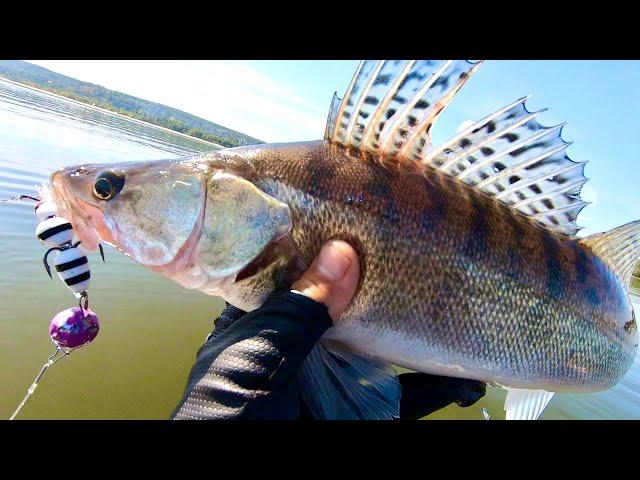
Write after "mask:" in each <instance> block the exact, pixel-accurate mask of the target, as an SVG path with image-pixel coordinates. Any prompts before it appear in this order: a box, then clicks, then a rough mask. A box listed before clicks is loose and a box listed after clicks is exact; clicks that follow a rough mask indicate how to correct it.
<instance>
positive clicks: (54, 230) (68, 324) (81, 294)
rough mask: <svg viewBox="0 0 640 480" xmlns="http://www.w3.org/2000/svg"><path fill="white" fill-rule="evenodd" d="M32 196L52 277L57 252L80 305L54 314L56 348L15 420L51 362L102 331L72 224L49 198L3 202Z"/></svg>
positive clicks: (64, 276) (85, 262) (63, 274)
mask: <svg viewBox="0 0 640 480" xmlns="http://www.w3.org/2000/svg"><path fill="white" fill-rule="evenodd" d="M24 199H29V200H32V201H35V202H36V205H35V213H36V217H37V218H38V222H39V223H38V225H37V226H36V231H35V233H36V237H37V238H38V239H39V240H40V241H41V242H43V243H44V244H45V245H46V246H49V247H50V248H49V249H48V250H47V252H46V253H45V254H44V257H43V263H44V267H45V270H46V272H47V274H48V275H49V277H50V278H53V277H52V275H51V268H50V266H49V263H48V257H49V254H51V253H52V252H54V251H57V252H58V253H57V255H56V257H55V259H54V260H53V265H54V268H55V269H56V272H57V273H58V276H59V277H60V279H61V280H62V281H63V282H64V283H65V284H66V286H67V288H68V289H69V290H71V292H72V293H73V294H74V296H75V297H76V298H78V299H79V301H78V306H77V307H72V308H68V309H66V310H63V311H62V312H60V313H58V314H57V315H55V316H54V317H53V318H52V319H51V322H50V324H49V337H50V338H51V341H52V342H53V343H54V344H55V346H56V350H55V352H54V353H53V355H51V356H50V357H49V358H48V359H47V361H46V362H45V364H44V365H43V366H42V368H41V369H40V371H39V372H38V375H36V378H35V379H34V381H33V383H32V384H31V386H30V387H29V389H28V390H27V394H26V395H25V397H24V398H23V399H22V401H21V402H20V404H19V405H18V408H16V410H15V412H14V413H13V415H12V416H11V418H10V420H13V419H14V418H15V417H16V415H18V413H19V412H20V410H21V409H22V407H23V406H24V405H25V403H26V402H27V400H28V399H29V397H30V396H31V395H33V392H34V391H35V389H36V388H37V386H38V384H39V383H40V380H41V379H42V377H43V376H44V374H45V372H46V371H47V370H48V369H49V367H51V365H53V364H55V363H57V362H58V361H60V360H62V359H63V358H66V357H67V356H68V355H69V354H70V353H71V352H72V351H74V350H75V349H77V348H80V347H82V346H84V345H87V344H88V343H91V342H92V341H93V340H94V339H95V338H96V336H97V335H98V332H99V330H100V323H99V320H98V316H97V315H96V313H95V312H93V311H92V310H91V309H89V294H88V292H87V290H88V288H89V283H90V279H91V272H90V270H89V260H88V258H87V256H86V255H85V254H84V252H83V251H82V250H81V249H80V248H79V246H80V243H81V242H79V241H78V242H75V243H73V237H74V232H73V227H72V225H71V223H70V222H69V221H68V220H67V219H65V218H62V217H60V216H58V215H57V209H56V206H55V204H53V203H52V202H50V201H47V200H40V199H39V198H36V197H32V196H30V195H20V196H19V197H15V198H11V199H8V200H2V201H3V202H7V201H11V200H17V201H21V200H24ZM99 247H100V256H101V257H102V261H103V262H104V250H103V249H102V245H99Z"/></svg>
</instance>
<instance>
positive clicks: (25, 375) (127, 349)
mask: <svg viewBox="0 0 640 480" xmlns="http://www.w3.org/2000/svg"><path fill="white" fill-rule="evenodd" d="M214 148H215V147H213V146H211V145H207V144H204V143H201V142H198V141H195V140H190V139H188V138H185V137H182V136H180V135H176V134H173V133H170V132H167V131H165V130H162V129H158V128H155V127H153V126H148V125H144V124H140V123H137V122H133V121H130V120H128V119H125V118H122V117H119V116H115V115H110V114H106V113H104V112H101V111H98V110H95V109H92V108H88V107H85V106H82V105H78V104H77V103H74V102H69V101H66V100H63V99H60V98H57V97H54V96H52V95H48V94H45V93H41V92H37V91H34V90H31V89H27V88H23V87H20V86H17V85H14V84H10V83H7V82H4V81H2V80H0V198H8V197H13V196H15V195H18V194H34V193H35V191H36V185H38V184H40V183H42V182H43V181H45V180H46V179H47V176H48V174H50V173H51V172H52V171H53V170H55V169H57V168H60V167H63V166H66V165H72V164H81V163H100V162H115V161H127V160H132V161H133V160H151V159H167V158H176V157H179V156H183V155H190V154H193V153H198V152H202V151H207V150H213V149H214ZM36 223H37V222H36V218H35V215H34V214H33V207H32V205H30V204H28V203H24V204H2V205H0V225H1V227H0V262H1V263H0V264H1V265H2V267H0V418H8V417H9V416H10V415H11V413H12V412H13V410H14V408H15V407H16V405H17V404H18V403H19V402H20V400H21V399H22V396H23V395H24V394H25V391H26V389H27V388H28V386H29V385H30V384H31V382H32V380H33V377H34V376H35V374H36V373H37V371H38V370H39V368H40V367H41V365H42V364H43V363H44V361H45V360H46V359H47V357H48V356H49V355H50V354H52V353H53V350H54V347H53V344H52V343H51V341H50V339H49V337H48V334H47V329H48V324H49V320H50V319H51V317H52V316H53V315H54V314H55V313H57V312H59V311H60V310H63V309H65V308H67V307H70V306H72V305H74V303H75V299H74V298H73V296H72V295H71V293H70V292H69V291H68V290H67V289H66V288H65V287H64V285H63V284H62V283H61V282H60V281H59V280H58V279H57V278H56V277H55V275H54V279H53V280H50V279H49V278H48V277H47V276H46V274H45V272H44V269H43V266H42V263H41V258H42V255H43V253H44V251H45V249H44V247H43V246H42V245H41V244H40V243H39V242H38V241H37V240H36V239H35V238H34V235H33V231H34V228H35V226H36ZM105 254H106V260H107V262H106V263H105V264H103V263H102V262H101V261H100V257H99V256H98V255H97V254H91V256H90V264H91V267H92V269H91V271H92V286H91V307H92V309H93V310H94V311H96V312H97V313H98V314H99V315H100V318H101V331H100V334H99V336H98V337H97V338H96V340H95V341H94V342H93V343H92V344H90V345H89V346H87V347H85V348H83V349H80V350H77V351H75V352H74V353H73V354H72V355H71V356H70V357H68V358H66V359H64V360H63V361H62V362H61V363H60V364H57V365H55V366H54V367H52V368H51V369H50V370H49V372H48V373H47V375H46V376H45V378H44V379H43V381H42V383H41V384H40V386H39V387H38V389H37V390H36V393H35V395H34V396H33V397H32V398H31V399H30V400H29V402H28V403H27V404H26V406H25V407H24V409H23V411H22V412H21V414H20V417H19V418H24V419H164V418H167V417H168V416H169V415H170V413H171V411H172V410H173V408H174V407H175V405H176V403H177V402H178V401H179V399H180V397H181V394H182V390H183V387H184V384H185V380H186V377H187V374H188V372H189V369H190V367H191V365H192V362H193V359H194V355H195V352H196V350H197V349H198V347H199V346H200V345H201V344H202V342H203V340H204V338H205V337H206V335H207V334H208V333H209V331H210V330H211V328H212V320H213V319H214V318H215V316H216V314H217V313H218V312H219V311H220V309H221V306H222V302H221V301H220V300H219V299H217V298H213V297H208V296H205V295H203V294H201V293H198V292H193V291H188V290H185V289H182V288H180V287H178V286H177V285H175V284H173V283H172V282H170V281H169V280H167V279H164V278H163V277H160V276H158V275H156V274H154V273H151V272H149V271H147V270H146V269H145V268H143V267H141V266H139V265H137V264H135V263H133V262H132V261H130V260H129V259H127V258H126V257H124V256H123V255H120V254H118V253H117V252H116V251H115V250H114V249H112V248H111V247H108V246H107V247H106V248H105ZM639 380H640V363H639V361H638V359H636V362H635V363H634V365H633V367H632V368H631V370H630V371H629V372H628V374H627V375H626V377H625V378H624V379H623V380H622V381H621V382H620V383H619V384H618V385H617V386H616V387H614V388H612V389H610V390H608V391H606V392H600V393H596V394H588V395H586V394H585V395H556V397H555V398H554V399H553V400H552V401H551V403H550V406H549V407H548V408H547V410H546V411H545V414H544V418H545V419H623V418H624V419H627V418H631V419H639V418H640V388H639V387H638V381H639ZM504 396H505V394H504V392H503V391H501V390H498V389H494V388H489V389H488V393H487V396H486V397H485V398H484V399H483V400H481V401H480V402H478V403H477V404H476V405H474V406H473V407H470V408H459V407H457V406H451V407H448V408H445V409H443V410H441V411H439V412H437V413H435V414H433V415H432V416H431V417H429V418H433V419H452V418H460V419H481V418H482V413H481V409H482V407H485V408H487V410H488V411H489V413H490V415H491V416H492V418H495V419H499V418H504V412H503V410H502V402H503V401H504Z"/></svg>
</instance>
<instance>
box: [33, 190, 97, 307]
mask: <svg viewBox="0 0 640 480" xmlns="http://www.w3.org/2000/svg"><path fill="white" fill-rule="evenodd" d="M43 193H45V194H46V195H47V196H48V192H46V190H45V191H43ZM35 213H36V217H37V218H38V220H39V223H38V225H37V226H36V232H35V233H36V237H37V238H38V240H40V241H41V242H43V243H44V244H45V245H47V246H49V247H51V248H50V249H49V250H48V251H47V253H46V254H45V257H44V265H45V269H46V271H47V273H48V274H49V276H51V271H50V267H49V263H48V256H49V254H50V253H52V252H54V251H57V254H56V256H55V258H54V260H53V265H54V267H55V270H56V272H57V273H58V277H60V280H62V281H63V282H64V283H65V285H66V286H67V288H69V290H71V292H73V294H74V295H75V296H76V297H78V298H80V297H82V296H86V292H87V289H88V288H89V284H90V282H91V272H90V270H89V259H88V258H87V256H86V255H85V253H84V252H83V251H82V250H81V249H80V248H79V244H80V242H76V243H75V244H74V243H73V238H74V232H73V227H72V225H71V222H69V221H68V220H67V219H65V218H62V217H59V216H57V209H56V206H55V205H54V204H53V203H52V202H51V201H49V200H45V201H40V202H38V203H37V204H36V207H35Z"/></svg>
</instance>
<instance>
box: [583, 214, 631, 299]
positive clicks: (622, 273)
mask: <svg viewBox="0 0 640 480" xmlns="http://www.w3.org/2000/svg"><path fill="white" fill-rule="evenodd" d="M580 243H582V244H583V245H585V246H587V247H589V248H590V249H591V250H593V252H594V253H595V254H596V255H598V256H599V257H600V258H601V259H602V260H603V261H604V262H605V263H606V264H607V265H609V266H610V267H611V268H612V270H613V271H614V272H615V274H616V275H617V276H618V278H619V279H620V282H621V283H622V285H623V286H624V287H625V288H626V289H627V291H629V288H630V285H629V284H630V282H631V275H632V274H633V271H634V270H635V268H636V265H637V264H638V260H640V220H636V221H635V222H631V223H627V224H626V225H623V226H621V227H617V228H614V229H613V230H609V231H608V232H604V233H596V234H594V235H590V236H588V237H586V238H584V239H582V240H580Z"/></svg>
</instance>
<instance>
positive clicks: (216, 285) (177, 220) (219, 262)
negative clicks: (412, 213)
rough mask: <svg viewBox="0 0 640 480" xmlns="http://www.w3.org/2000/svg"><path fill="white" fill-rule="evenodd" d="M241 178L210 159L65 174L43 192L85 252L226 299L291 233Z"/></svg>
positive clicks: (285, 213) (271, 202)
mask: <svg viewBox="0 0 640 480" xmlns="http://www.w3.org/2000/svg"><path fill="white" fill-rule="evenodd" d="M247 176H248V175H247V171H246V169H244V170H243V169H238V168H233V167H232V166H230V163H229V161H228V160H227V159H224V158H223V157H222V156H220V158H217V157H216V156H215V155H211V154H210V156H209V157H208V158H207V161H203V159H202V158H200V157H197V158H195V159H182V160H168V161H150V162H125V163H117V164H92V165H81V166H76V167H69V168H65V169H63V170H60V171H57V172H55V173H54V174H53V175H52V176H51V181H50V185H49V190H50V194H51V198H52V200H53V201H54V202H55V203H56V205H57V207H58V211H59V214H60V215H61V216H63V217H64V218H67V219H68V220H69V221H70V222H71V224H72V226H73V228H74V230H75V232H76V235H77V237H78V239H79V240H80V241H81V242H82V245H83V247H84V248H85V249H87V250H89V251H91V250H95V249H96V248H97V247H98V244H99V242H105V243H107V244H110V245H112V246H114V247H116V248H117V249H118V250H119V251H120V252H122V253H124V254H125V255H127V256H129V257H131V258H132V259H133V260H135V261H137V262H139V263H141V264H143V265H144V266H146V267H148V268H150V269H151V270H154V271H156V272H159V273H161V274H163V275H164V276H166V277H168V278H170V279H172V280H174V281H175V282H177V283H178V284H180V285H182V286H184V287H186V288H196V289H199V290H202V291H204V292H205V293H208V294H211V295H221V296H223V297H226V296H228V295H225V293H227V294H229V295H231V296H233V295H232V293H231V292H232V291H233V290H234V285H233V283H234V282H235V280H236V278H235V277H236V276H237V275H238V273H240V272H243V271H244V272H243V275H242V278H241V280H242V281H243V282H245V283H246V282H247V278H246V277H247V273H246V272H247V271H248V270H251V271H252V275H253V274H254V273H258V272H253V270H255V269H251V268H249V269H248V270H247V268H246V267H247V266H249V265H250V264H251V262H253V261H254V260H256V259H258V258H259V257H260V256H261V254H262V253H263V252H265V251H268V252H273V250H274V248H273V245H274V244H276V243H278V241H279V240H281V239H282V238H283V237H285V236H286V235H287V234H288V232H289V230H290V229H291V216H290V211H289V207H288V206H287V205H286V204H284V203H282V202H280V201H278V200H276V199H275V198H272V197H271V196H269V195H267V194H265V193H264V192H262V191H261V190H260V189H258V188H257V187H256V186H255V184H254V183H253V182H252V181H251V180H249V179H248V178H247ZM270 246H271V247H270ZM268 247H270V248H268ZM263 257H264V256H263ZM279 260H280V261H281V258H280V257H279ZM258 263H260V264H261V265H262V263H264V258H262V259H261V260H260V261H259V262H258ZM235 289H236V290H237V286H235Z"/></svg>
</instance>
